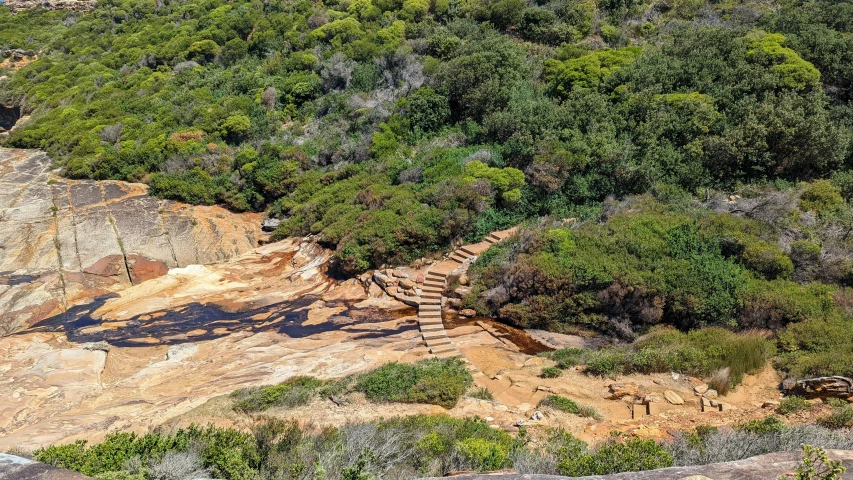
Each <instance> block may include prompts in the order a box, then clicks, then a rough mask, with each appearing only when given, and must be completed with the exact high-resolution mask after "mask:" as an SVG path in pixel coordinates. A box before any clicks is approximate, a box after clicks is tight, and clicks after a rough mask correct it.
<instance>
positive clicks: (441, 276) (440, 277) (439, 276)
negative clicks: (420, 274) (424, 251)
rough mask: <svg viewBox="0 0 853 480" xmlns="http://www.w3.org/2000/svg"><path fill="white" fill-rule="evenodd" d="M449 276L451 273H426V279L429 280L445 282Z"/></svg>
mask: <svg viewBox="0 0 853 480" xmlns="http://www.w3.org/2000/svg"><path fill="white" fill-rule="evenodd" d="M449 274H450V272H447V273H445V272H435V271H432V270H430V271H428V272H427V273H426V277H425V278H426V279H427V280H429V279H431V278H432V279H435V280H440V281H443V280H444V279H445V278H447V275H449Z"/></svg>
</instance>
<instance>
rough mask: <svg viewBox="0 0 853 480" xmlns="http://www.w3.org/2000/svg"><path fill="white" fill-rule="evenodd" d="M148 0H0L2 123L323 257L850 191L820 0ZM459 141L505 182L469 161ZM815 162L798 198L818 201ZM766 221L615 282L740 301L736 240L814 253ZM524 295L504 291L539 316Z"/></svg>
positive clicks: (784, 275)
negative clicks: (242, 216) (750, 237)
mask: <svg viewBox="0 0 853 480" xmlns="http://www.w3.org/2000/svg"><path fill="white" fill-rule="evenodd" d="M161 3H162V5H160V4H157V5H153V6H152V5H150V4H148V3H144V2H143V3H142V4H140V3H139V2H136V3H134V2H128V1H124V0H116V1H111V2H102V3H99V4H98V5H97V6H96V7H95V9H94V10H93V11H92V12H86V13H83V12H62V11H59V12H54V11H48V10H44V9H37V10H32V11H27V12H21V13H19V14H17V15H14V16H12V15H11V14H10V13H9V11H8V9H7V8H6V7H0V49H4V50H5V49H10V48H25V49H32V50H37V51H38V52H39V56H38V59H37V60H35V61H33V62H32V63H30V64H29V65H26V66H24V67H23V68H20V69H17V68H7V67H3V68H2V71H0V78H3V80H0V101H2V102H3V103H4V104H15V105H20V106H21V107H22V109H23V111H24V113H27V114H31V120H30V121H29V122H27V123H26V124H24V125H21V126H20V127H19V128H17V129H15V131H14V132H13V133H12V134H11V135H10V137H9V139H8V143H9V144H10V145H12V146H19V147H34V148H43V149H46V150H47V151H48V152H49V153H50V154H51V155H52V156H53V157H54V158H55V159H56V160H57V162H58V164H59V165H60V166H61V167H62V168H63V171H64V173H65V174H66V175H68V176H71V177H75V178H95V179H124V180H132V181H142V182H146V183H148V184H149V185H150V186H151V191H152V192H153V193H154V194H156V195H158V196H161V197H166V198H172V199H176V200H182V201H186V202H190V203H202V204H212V203H219V204H223V205H225V206H227V207H228V208H231V209H233V210H238V211H244V210H254V211H267V212H269V213H271V214H273V215H275V216H278V217H280V218H281V219H282V220H284V222H283V223H282V227H281V229H280V230H279V231H278V232H277V233H276V236H275V238H281V237H282V236H286V235H300V236H304V235H309V234H310V235H313V236H314V238H316V239H317V240H318V241H320V242H322V244H323V245H324V246H328V247H331V248H334V249H335V262H334V266H333V268H334V269H337V270H338V271H339V273H343V274H349V275H351V274H357V273H361V272H362V271H364V270H366V269H369V268H374V267H378V266H380V265H382V264H396V263H405V262H408V261H411V260H413V259H416V258H421V257H424V256H430V255H434V254H437V253H438V252H440V251H442V250H444V249H445V248H447V247H448V246H449V244H450V243H451V241H452V240H455V239H459V238H467V239H471V240H479V239H481V237H482V236H483V235H484V234H485V233H487V232H488V231H489V230H493V229H500V228H506V227H508V226H511V225H514V224H517V223H519V222H521V221H524V220H526V219H531V218H539V217H541V216H545V215H552V216H553V217H554V218H568V217H589V216H592V215H595V214H596V213H597V212H598V210H599V209H600V206H601V202H602V201H603V200H604V199H606V198H607V197H608V196H616V197H624V196H625V195H630V194H639V193H645V192H654V193H655V194H656V195H660V196H667V197H670V198H675V197H680V198H682V199H687V198H689V197H690V194H692V193H699V194H700V195H701V192H702V191H703V190H702V189H727V190H730V189H733V188H737V187H738V186H739V185H743V184H748V183H753V182H768V181H770V182H772V181H777V180H784V181H798V180H812V179H818V178H825V177H828V176H830V175H832V176H833V178H832V182H833V184H834V185H836V186H837V188H839V189H840V194H841V195H842V198H847V197H849V196H850V195H849V194H850V192H849V190H850V186H849V184H850V181H849V179H846V177H845V173H844V172H846V171H847V170H848V169H849V168H850V166H851V160H853V157H851V152H853V148H851V147H853V134H851V131H853V130H851V128H852V127H851V126H853V113H851V112H853V108H851V107H850V104H849V102H850V101H851V98H853V95H851V92H853V89H851V85H853V84H851V81H850V78H853V67H851V65H853V54H851V53H849V52H851V51H853V48H850V47H851V45H853V43H851V42H853V40H851V28H850V25H851V22H850V21H849V17H850V14H849V11H848V9H845V8H843V6H838V5H837V2H831V1H827V0H815V1H813V2H808V3H807V4H802V3H797V2H782V4H780V6H779V8H778V9H769V8H766V7H764V6H762V5H760V4H756V3H755V2H746V3H745V4H744V5H738V6H737V8H733V7H731V6H730V5H728V4H725V3H714V2H710V3H709V2H686V3H685V2H681V3H676V4H671V5H670V4H667V5H666V6H663V7H661V8H660V9H656V10H655V15H654V16H653V17H654V18H652V17H649V16H648V12H647V9H646V8H645V7H644V6H643V5H641V4H640V3H638V2H635V1H633V0H611V1H607V2H592V1H575V0H571V1H570V0H554V1H549V2H546V1H536V2H532V3H525V2H523V1H520V0H499V1H493V0H472V1H467V2H458V1H448V0H438V1H435V2H429V1H426V0H406V1H402V0H377V1H375V2H371V1H366V0H358V1H353V2H344V3H340V4H338V3H335V2H332V3H327V4H323V3H319V4H317V3H312V2H309V1H307V0H297V1H294V2H284V3H282V2H257V1H250V0H235V1H233V2H229V3H227V4H218V3H215V2H202V3H197V2H183V3H181V2H174V1H168V0H167V1H164V2H161ZM697 18H703V19H707V20H708V21H703V22H700V23H701V26H700V25H698V24H696V22H695V21H696V19H697ZM717 18H725V21H724V22H718V21H716V20H715V19H717ZM516 36H520V37H521V38H520V39H518V38H515V37H516ZM600 42H605V43H606V45H599V43H600ZM628 45H630V46H628ZM4 65H5V64H4ZM9 65H10V67H13V65H12V64H11V63H9ZM474 147H477V148H478V149H480V148H483V149H488V150H489V151H490V152H492V154H493V155H492V156H491V157H490V159H481V158H473V157H471V154H472V153H474V152H472V151H470V149H472V148H474ZM252 152H254V154H252ZM471 160H480V161H481V162H482V163H483V164H484V165H486V166H488V167H489V168H496V169H503V168H505V167H512V168H514V169H517V170H516V171H517V172H523V175H522V176H523V180H524V182H523V183H519V182H517V181H516V182H514V183H515V184H516V185H515V186H514V187H512V188H507V189H505V190H501V189H500V187H499V186H497V185H495V183H494V182H492V181H491V180H492V179H491V178H489V179H485V178H479V177H478V178H477V179H476V181H474V182H471V181H469V179H468V177H469V176H468V175H466V174H465V173H466V171H465V165H466V164H468V163H473V162H471ZM835 172H838V173H835ZM487 183H488V185H486V184H487ZM825 187H826V185H825V184H824V183H815V184H814V185H813V186H811V187H809V188H808V190H809V191H807V192H805V197H804V200H803V201H804V203H803V205H804V208H806V209H807V210H813V209H815V208H819V209H820V212H819V213H820V216H821V217H825V218H829V217H831V216H838V215H842V214H843V211H844V207H845V205H844V204H839V203H838V202H837V200H838V199H837V197H832V198H829V197H826V198H825V195H824V193H826V192H823V193H821V192H820V191H817V190H826V188H825ZM494 190H499V191H494ZM815 195H817V197H815V198H816V199H817V203H816V200H813V199H811V198H812V197H813V196H815ZM818 197H820V198H818ZM827 201H829V202H830V204H827V203H826V202H827ZM702 233H706V232H702ZM765 236H766V235H765ZM701 240H702V243H703V245H704V244H705V243H707V242H706V241H707V240H708V239H707V238H702V239H701ZM733 240H736V241H737V242H743V240H744V239H742V238H741V239H737V238H733ZM770 240H771V239H767V238H760V239H757V241H756V242H744V243H742V245H741V247H743V251H742V254H739V255H738V257H737V258H736V259H732V258H729V257H728V256H725V257H726V258H723V259H721V258H720V257H719V256H717V255H715V254H714V252H713V251H712V250H713V249H711V250H702V251H701V252H691V253H689V254H688V255H687V256H686V257H680V258H678V259H677V260H678V262H671V263H670V264H669V265H665V266H664V267H662V270H663V269H666V270H667V271H669V272H671V273H670V274H668V275H662V274H661V273H660V272H652V273H650V274H649V275H648V276H649V277H658V278H652V280H656V281H657V283H656V285H655V286H654V288H653V289H651V290H642V291H638V292H637V293H636V294H633V293H632V295H635V296H636V297H637V298H636V299H633V300H635V301H639V302H646V303H649V302H650V304H651V306H650V307H648V308H644V311H646V312H647V313H650V314H651V316H652V319H656V318H657V315H658V310H659V309H658V308H657V307H656V306H655V302H659V301H660V298H661V297H660V295H659V294H661V293H663V294H664V297H665V298H663V300H664V301H665V303H666V306H665V307H664V309H663V310H664V312H663V315H664V316H663V319H664V321H669V320H671V319H672V318H674V317H679V318H684V319H685V323H689V324H690V326H691V327H692V326H699V325H705V324H719V322H720V321H724V320H722V319H724V318H725V317H731V316H732V312H733V311H735V310H737V309H738V308H740V306H741V305H740V303H739V300H740V297H739V296H738V294H737V291H738V290H739V289H741V288H742V286H743V283H744V279H743V275H742V273H743V272H742V271H740V270H739V268H738V266H741V265H743V266H746V268H748V269H750V270H751V272H752V273H754V274H755V275H760V276H762V277H763V278H766V279H780V280H783V279H789V278H790V279H792V280H794V281H801V280H803V275H811V276H812V277H819V276H820V275H822V274H821V273H820V272H821V271H822V270H826V269H813V270H811V271H810V272H811V273H808V272H807V273H805V274H802V273H801V272H799V271H793V273H792V266H791V264H790V262H789V261H787V260H786V258H785V254H786V252H782V251H780V250H779V249H777V248H776V246H775V244H774V243H773V242H772V241H770ZM762 242H765V243H762ZM579 248H586V246H585V245H583V244H582V242H581V244H580V245H579ZM611 253H612V252H611ZM694 253H695V254H696V255H694ZM614 255H615V253H614ZM694 256H695V257H696V258H694ZM655 259H656V257H654V256H653V257H648V258H646V257H643V256H642V255H641V256H638V257H637V260H640V261H647V260H655ZM604 270H606V269H604ZM638 270H639V269H638V268H628V270H626V272H627V273H628V274H634V273H636V272H637V271H638ZM602 271H603V270H601V271H598V272H597V273H602ZM804 271H805V270H804ZM827 271H829V270H827ZM831 272H832V274H833V275H835V277H844V276H845V275H847V274H846V273H842V272H844V270H843V269H842V268H840V267H839V268H837V269H833V270H831ZM588 273H590V274H592V273H595V272H592V271H590V272H588ZM615 273H618V271H613V270H611V271H609V272H608V273H607V274H608V275H610V276H613V275H614V274H615ZM616 276H617V277H618V276H619V275H616ZM626 277H627V275H626ZM661 277H663V278H661ZM847 277H851V276H850V275H847ZM845 278H846V277H845ZM851 278H853V277H851ZM851 278H846V280H844V281H847V282H849V281H851ZM811 279H812V278H808V280H811ZM603 280H604V278H603V277H601V276H597V277H595V278H592V277H590V278H587V279H585V280H584V281H590V282H595V281H603ZM613 280H614V281H616V280H619V281H621V280H626V282H625V283H620V285H623V286H625V287H626V288H627V287H632V286H636V285H633V284H630V283H631V282H633V281H634V280H635V278H633V276H632V278H625V279H622V278H614V279H613ZM839 281H840V280H839ZM612 284H613V282H611V283H610V285H612ZM674 285H681V288H674ZM587 286H588V285H587ZM599 286H601V287H605V286H604V285H599ZM614 288H616V287H614ZM661 289H662V290H663V292H662V291H661ZM599 291H600V289H599ZM700 292H708V295H707V301H706V300H705V297H703V296H702V295H700ZM589 293H590V291H589V290H586V291H583V292H580V293H579V294H580V295H586V296H581V297H579V298H574V300H575V302H574V304H573V305H571V306H567V305H566V304H565V303H562V304H558V305H555V306H554V307H553V308H552V310H553V311H550V312H547V313H548V314H549V315H550V314H553V313H557V314H560V315H555V316H554V318H556V319H557V321H558V322H559V321H562V320H563V318H565V317H566V316H567V314H573V315H574V314H576V313H577V312H579V311H584V314H583V315H581V317H582V322H581V323H591V324H595V323H598V322H600V320H601V318H602V315H603V316H608V317H613V315H614V312H607V313H601V312H595V314H591V315H590V314H589V312H588V311H587V310H588V309H587V306H588V305H589V304H590V303H594V302H595V301H596V300H595V299H592V298H590V297H589ZM612 293H616V294H617V296H621V295H618V292H612ZM673 300H674V301H673ZM694 302H695V305H694ZM621 303H622V304H623V307H627V306H628V305H626V304H625V302H621ZM628 303H632V302H631V301H628ZM634 306H636V304H635V305H634ZM569 307H571V308H569ZM623 307H617V308H616V309H617V310H620V309H622V308H623ZM682 307H683V308H684V309H683V310H679V308H682ZM540 308H542V309H543V310H544V309H545V308H544V307H543V306H542V305H541V302H532V303H531V304H530V306H529V308H528V310H533V311H535V310H538V309H540ZM523 310H524V309H521V310H518V311H514V312H509V311H508V312H507V314H508V315H509V314H512V316H515V317H519V318H520V319H521V317H531V316H534V317H535V316H539V313H541V316H545V313H543V312H539V313H537V312H533V313H531V312H530V311H523ZM629 310H630V309H629ZM615 314H616V315H618V316H624V315H623V314H625V312H621V311H620V312H616V313H615ZM552 316H553V315H552ZM655 321H657V320H655ZM646 322H647V321H646V320H644V323H646ZM622 323H623V324H624V322H622ZM620 328H621V330H625V328H624V326H623V327H620Z"/></svg>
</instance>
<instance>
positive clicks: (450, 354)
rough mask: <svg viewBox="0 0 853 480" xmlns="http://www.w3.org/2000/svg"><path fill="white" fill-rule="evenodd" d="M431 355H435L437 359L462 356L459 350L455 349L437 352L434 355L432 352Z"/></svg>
mask: <svg viewBox="0 0 853 480" xmlns="http://www.w3.org/2000/svg"><path fill="white" fill-rule="evenodd" d="M432 353H433V355H435V356H436V357H438V358H453V357H460V356H462V354H461V353H460V352H459V350H456V349H455V348H450V349H448V350H442V351H439V352H438V353H436V352H432Z"/></svg>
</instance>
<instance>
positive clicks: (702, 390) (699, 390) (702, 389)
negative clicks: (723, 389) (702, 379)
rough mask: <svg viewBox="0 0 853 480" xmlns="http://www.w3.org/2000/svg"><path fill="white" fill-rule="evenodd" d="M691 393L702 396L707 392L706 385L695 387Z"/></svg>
mask: <svg viewBox="0 0 853 480" xmlns="http://www.w3.org/2000/svg"><path fill="white" fill-rule="evenodd" d="M693 391H694V392H696V393H698V394H699V395H704V394H705V392H707V391H708V385H705V384H704V383H703V384H700V385H696V386H695V387H693Z"/></svg>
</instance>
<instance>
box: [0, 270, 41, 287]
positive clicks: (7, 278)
mask: <svg viewBox="0 0 853 480" xmlns="http://www.w3.org/2000/svg"><path fill="white" fill-rule="evenodd" d="M38 279H39V277H38V276H37V275H12V274H11V273H4V272H0V285H8V286H10V287H14V286H17V285H23V284H25V283H32V282H35V281H36V280H38Z"/></svg>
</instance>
